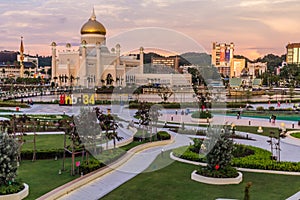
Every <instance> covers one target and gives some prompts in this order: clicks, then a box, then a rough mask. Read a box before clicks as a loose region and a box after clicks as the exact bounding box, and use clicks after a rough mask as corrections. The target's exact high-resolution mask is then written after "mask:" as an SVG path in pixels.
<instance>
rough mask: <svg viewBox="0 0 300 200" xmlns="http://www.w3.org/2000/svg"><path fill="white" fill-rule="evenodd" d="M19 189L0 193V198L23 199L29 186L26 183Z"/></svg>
mask: <svg viewBox="0 0 300 200" xmlns="http://www.w3.org/2000/svg"><path fill="white" fill-rule="evenodd" d="M22 188H23V189H21V191H20V190H19V192H16V193H13V194H5V195H0V200H7V199H9V200H20V199H24V198H25V197H27V196H28V194H29V186H28V185H27V184H25V183H24V184H23V185H22Z"/></svg>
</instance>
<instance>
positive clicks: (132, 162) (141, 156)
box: [60, 135, 190, 200]
mask: <svg viewBox="0 0 300 200" xmlns="http://www.w3.org/2000/svg"><path fill="white" fill-rule="evenodd" d="M174 137H175V142H174V143H172V144H170V145H166V146H163V147H154V148H150V149H147V150H144V151H142V152H140V153H138V154H135V155H134V156H133V157H132V158H130V159H129V160H128V161H127V162H126V163H125V164H124V165H122V166H121V167H119V168H118V169H117V170H114V171H111V172H110V173H108V174H106V175H104V176H102V177H100V178H98V179H96V180H94V181H93V182H91V183H89V184H87V185H85V186H83V187H81V188H79V189H77V190H75V191H73V192H71V193H69V194H67V195H65V196H63V197H62V198H60V199H65V200H67V199H70V200H77V199H78V200H82V199H89V200H92V199H99V198H101V197H103V196H104V195H106V194H107V193H109V192H110V191H112V190H114V189H115V188H117V187H119V186H120V185H122V184H123V183H125V182H127V181H128V180H130V179H132V178H133V177H135V176H136V175H137V174H139V173H142V172H143V171H144V170H145V169H146V168H147V167H148V166H149V165H150V164H151V163H152V162H153V160H154V159H155V158H156V157H157V156H158V155H159V154H161V153H162V149H164V150H169V149H173V148H177V147H179V146H185V145H188V144H189V143H190V139H189V138H188V137H186V136H182V135H176V136H174ZM165 156H166V157H167V156H168V155H165ZM161 167H165V166H155V167H154V168H153V169H150V171H151V170H158V169H159V168H161Z"/></svg>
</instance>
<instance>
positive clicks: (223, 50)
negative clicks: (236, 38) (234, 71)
mask: <svg viewBox="0 0 300 200" xmlns="http://www.w3.org/2000/svg"><path fill="white" fill-rule="evenodd" d="M233 55H234V44H233V43H232V42H231V43H230V44H226V43H220V44H219V43H216V42H214V43H213V49H212V54H211V59H212V60H211V63H212V65H213V66H215V67H217V68H218V70H219V72H220V73H222V74H223V75H225V76H230V75H231V74H230V72H231V69H230V68H231V66H232V60H233Z"/></svg>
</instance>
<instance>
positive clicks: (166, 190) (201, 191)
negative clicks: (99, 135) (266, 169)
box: [101, 156, 300, 200]
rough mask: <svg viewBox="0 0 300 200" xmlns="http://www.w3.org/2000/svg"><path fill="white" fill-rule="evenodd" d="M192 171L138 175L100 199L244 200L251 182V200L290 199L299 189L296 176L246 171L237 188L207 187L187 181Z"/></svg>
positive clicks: (174, 167)
mask: <svg viewBox="0 0 300 200" xmlns="http://www.w3.org/2000/svg"><path fill="white" fill-rule="evenodd" d="M168 160H169V158H168V157H167V156H164V157H163V158H162V157H161V156H158V157H157V159H156V160H155V162H154V163H152V164H151V165H150V166H149V168H148V169H153V168H154V167H155V166H157V165H159V164H161V163H165V162H169V161H168ZM195 169H197V166H194V165H189V164H184V163H179V162H173V163H172V164H171V165H169V166H167V167H165V168H163V169H161V170H158V171H154V172H148V173H142V174H139V175H137V176H136V177H135V178H134V179H131V180H130V181H128V182H126V183H125V184H123V185H121V186H120V187H119V188H117V189H116V190H114V191H112V192H111V193H109V194H108V195H106V196H105V197H103V198H101V199H102V200H118V199H135V200H139V199H141V200H148V199H149V200H150V199H151V200H152V199H166V200H168V199H172V200H176V199H178V200H181V199H189V200H193V199H195V200H198V199H208V200H211V199H216V198H221V197H222V198H234V199H243V197H244V192H243V191H244V189H245V186H246V183H247V182H252V187H251V188H250V197H251V199H264V200H277V199H278V200H281V199H286V198H288V197H290V196H292V195H293V194H295V193H296V192H298V191H299V188H300V179H299V177H298V176H287V175H273V174H260V173H248V172H243V182H242V183H240V184H238V185H223V186H216V185H207V184H203V183H198V182H195V181H192V180H191V179H190V176H191V173H192V171H193V170H195ZM286 183H289V184H286Z"/></svg>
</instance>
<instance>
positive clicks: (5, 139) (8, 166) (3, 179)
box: [0, 133, 19, 186]
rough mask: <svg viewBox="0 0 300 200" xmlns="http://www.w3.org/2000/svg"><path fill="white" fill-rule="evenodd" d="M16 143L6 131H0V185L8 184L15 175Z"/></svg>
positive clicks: (17, 146) (12, 180)
mask: <svg viewBox="0 0 300 200" xmlns="http://www.w3.org/2000/svg"><path fill="white" fill-rule="evenodd" d="M18 148H19V145H18V143H17V142H16V141H15V140H14V139H13V138H11V137H9V136H8V134H7V133H0V186H1V185H10V184H11V183H12V182H14V180H15V178H16V176H17V157H18Z"/></svg>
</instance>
